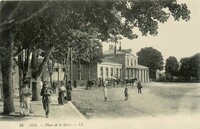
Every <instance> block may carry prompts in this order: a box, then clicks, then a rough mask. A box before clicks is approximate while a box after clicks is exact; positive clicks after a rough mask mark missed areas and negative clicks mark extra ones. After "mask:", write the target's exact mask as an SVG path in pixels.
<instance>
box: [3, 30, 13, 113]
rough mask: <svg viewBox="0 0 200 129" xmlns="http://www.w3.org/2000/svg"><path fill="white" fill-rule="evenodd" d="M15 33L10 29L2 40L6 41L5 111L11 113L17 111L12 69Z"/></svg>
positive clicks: (4, 66)
mask: <svg viewBox="0 0 200 129" xmlns="http://www.w3.org/2000/svg"><path fill="white" fill-rule="evenodd" d="M13 39H14V35H12V33H11V32H10V31H7V32H5V33H4V34H2V41H3V42H4V43H5V48H6V51H5V54H6V56H5V57H2V58H4V60H3V61H2V62H1V70H2V79H3V95H4V97H3V102H4V105H3V113H4V114H10V113H12V112H14V111H15V109H14V100H13V99H14V93H13V92H14V89H13V84H12V79H13V76H12V71H13V41H14V40H13Z"/></svg>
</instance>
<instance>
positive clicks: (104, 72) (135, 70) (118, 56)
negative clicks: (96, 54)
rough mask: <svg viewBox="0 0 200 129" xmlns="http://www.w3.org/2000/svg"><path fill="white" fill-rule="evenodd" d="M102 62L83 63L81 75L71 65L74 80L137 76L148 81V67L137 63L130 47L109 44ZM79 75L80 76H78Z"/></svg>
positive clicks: (76, 68)
mask: <svg viewBox="0 0 200 129" xmlns="http://www.w3.org/2000/svg"><path fill="white" fill-rule="evenodd" d="M103 54H104V59H103V62H101V63H98V64H90V65H83V66H82V70H81V75H80V74H79V73H80V71H79V68H78V67H73V79H74V80H80V79H81V80H93V79H97V78H103V79H106V78H112V77H115V78H121V79H122V80H125V79H133V78H137V79H138V80H140V81H142V82H149V68H148V67H145V66H142V65H139V64H138V57H137V56H135V55H134V54H132V50H131V49H119V50H116V49H115V47H113V46H110V48H109V50H107V51H105V52H104V53H103ZM80 76H81V77H80Z"/></svg>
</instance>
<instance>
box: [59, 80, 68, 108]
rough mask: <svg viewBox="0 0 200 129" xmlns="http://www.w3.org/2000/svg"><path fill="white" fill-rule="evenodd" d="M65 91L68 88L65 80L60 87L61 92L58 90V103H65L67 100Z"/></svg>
mask: <svg viewBox="0 0 200 129" xmlns="http://www.w3.org/2000/svg"><path fill="white" fill-rule="evenodd" d="M65 92H66V88H65V86H64V82H61V86H60V87H59V92H58V103H59V104H62V105H63V104H64V101H65Z"/></svg>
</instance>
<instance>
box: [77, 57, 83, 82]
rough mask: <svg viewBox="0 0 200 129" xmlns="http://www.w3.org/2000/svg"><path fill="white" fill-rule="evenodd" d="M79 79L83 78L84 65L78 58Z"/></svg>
mask: <svg viewBox="0 0 200 129" xmlns="http://www.w3.org/2000/svg"><path fill="white" fill-rule="evenodd" d="M78 71H79V80H82V66H81V61H80V59H79V60H78Z"/></svg>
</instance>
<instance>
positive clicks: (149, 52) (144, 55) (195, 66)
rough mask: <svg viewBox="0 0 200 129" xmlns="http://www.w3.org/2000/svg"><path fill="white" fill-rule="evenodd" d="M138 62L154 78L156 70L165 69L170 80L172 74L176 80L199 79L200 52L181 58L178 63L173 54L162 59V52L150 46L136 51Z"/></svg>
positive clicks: (171, 79)
mask: <svg viewBox="0 0 200 129" xmlns="http://www.w3.org/2000/svg"><path fill="white" fill-rule="evenodd" d="M137 56H138V63H139V64H141V65H144V66H147V67H149V76H150V78H151V79H154V80H155V79H156V71H157V70H163V69H165V73H166V75H170V77H169V78H167V79H169V80H170V81H173V78H174V76H176V77H178V81H197V82H199V81H200V53H197V54H195V55H194V56H192V57H188V58H182V59H181V60H180V63H179V62H178V60H177V59H176V57H174V56H170V57H168V58H167V59H166V62H165V65H164V59H163V56H162V53H161V52H159V51H158V50H156V49H154V48H152V47H145V48H142V49H141V50H140V51H139V52H138V53H137Z"/></svg>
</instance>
